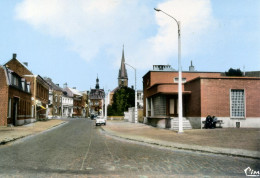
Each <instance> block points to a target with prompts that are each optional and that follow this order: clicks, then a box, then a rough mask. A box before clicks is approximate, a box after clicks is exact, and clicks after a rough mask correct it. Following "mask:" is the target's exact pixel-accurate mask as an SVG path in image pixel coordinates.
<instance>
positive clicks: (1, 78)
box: [0, 66, 33, 126]
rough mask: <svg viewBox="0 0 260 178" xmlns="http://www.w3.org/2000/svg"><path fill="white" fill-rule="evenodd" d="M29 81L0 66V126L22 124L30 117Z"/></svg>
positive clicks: (29, 120)
mask: <svg viewBox="0 0 260 178" xmlns="http://www.w3.org/2000/svg"><path fill="white" fill-rule="evenodd" d="M30 88H31V87H30V82H27V81H26V79H25V78H22V77H21V76H19V75H18V74H17V73H15V72H14V71H12V70H10V69H9V68H7V67H6V66H0V126H7V125H8V124H12V125H23V124H25V123H30V122H32V121H33V119H31V96H32V95H31V89H30Z"/></svg>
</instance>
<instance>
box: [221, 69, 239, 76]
mask: <svg viewBox="0 0 260 178" xmlns="http://www.w3.org/2000/svg"><path fill="white" fill-rule="evenodd" d="M225 74H226V76H243V73H242V72H241V70H240V69H232V68H230V69H229V70H228V72H225Z"/></svg>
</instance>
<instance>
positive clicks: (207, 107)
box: [201, 78, 260, 117]
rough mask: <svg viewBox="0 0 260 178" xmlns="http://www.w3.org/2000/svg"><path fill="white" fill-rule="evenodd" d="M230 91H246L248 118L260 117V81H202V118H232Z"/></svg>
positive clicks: (246, 79)
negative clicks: (211, 116) (208, 116)
mask: <svg viewBox="0 0 260 178" xmlns="http://www.w3.org/2000/svg"><path fill="white" fill-rule="evenodd" d="M230 89H244V92H245V96H246V97H245V100H246V117H260V79H259V78H258V79H256V78H254V79H253V78H251V79H249V78H226V79H225V78H221V79H201V99H202V101H201V103H202V104H201V116H202V117H206V116H207V115H208V114H210V115H215V116H217V117H230Z"/></svg>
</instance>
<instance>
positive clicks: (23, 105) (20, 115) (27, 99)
mask: <svg viewBox="0 0 260 178" xmlns="http://www.w3.org/2000/svg"><path fill="white" fill-rule="evenodd" d="M31 96H32V95H31V94H29V93H26V92H23V91H20V90H18V89H16V88H14V87H12V86H10V87H9V98H11V99H12V106H13V101H14V97H18V98H19V102H18V106H17V120H23V119H30V118H31V108H32V100H31ZM12 109H13V107H12ZM11 113H12V114H11V115H12V118H13V110H12V112H11ZM9 123H12V119H11V118H10V119H9Z"/></svg>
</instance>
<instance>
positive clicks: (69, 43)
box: [0, 0, 260, 90]
mask: <svg viewBox="0 0 260 178" xmlns="http://www.w3.org/2000/svg"><path fill="white" fill-rule="evenodd" d="M154 7H157V8H160V9H162V10H163V11H165V12H167V13H168V14H170V15H172V16H173V17H175V18H176V19H177V20H178V21H181V32H182V37H181V40H182V41H181V43H182V44H181V48H182V51H181V53H182V69H183V70H184V71H185V70H188V67H189V65H190V61H191V60H192V61H193V65H194V66H195V70H197V71H220V72H224V71H227V70H228V69H229V68H231V67H232V68H240V69H241V70H243V67H245V70H246V71H256V70H260V1H259V0H226V1H219V0H11V1H10V0H0V27H1V28H0V64H1V65H3V64H4V63H5V62H7V61H8V60H9V59H11V58H12V54H13V53H17V58H18V60H20V61H21V62H28V63H29V69H30V70H31V71H32V72H33V73H35V74H39V75H41V76H48V77H50V78H52V79H53V81H54V83H59V84H60V85H63V83H65V82H67V83H68V85H69V86H70V87H77V89H79V90H89V89H90V88H94V87H95V79H96V77H97V75H98V77H99V79H100V86H101V88H104V89H105V90H108V89H110V90H112V89H114V88H115V87H116V86H117V77H118V70H119V66H120V61H121V56H122V48H123V45H124V51H125V58H126V62H127V63H129V64H130V65H132V66H134V67H136V69H137V85H138V86H137V88H138V89H142V77H143V75H144V74H145V73H147V72H148V71H149V70H151V69H152V66H153V65H156V64H157V65H158V64H170V65H172V67H173V68H174V69H177V65H178V60H177V59H178V42H177V37H178V36H177V24H176V22H175V21H174V20H173V19H171V18H170V17H168V16H166V15H165V14H163V13H162V12H156V11H154V9H153V8H154ZM127 71H128V76H129V85H134V71H133V69H131V68H129V67H127Z"/></svg>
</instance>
